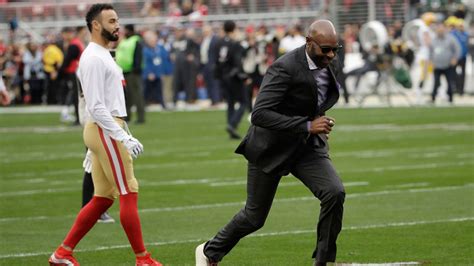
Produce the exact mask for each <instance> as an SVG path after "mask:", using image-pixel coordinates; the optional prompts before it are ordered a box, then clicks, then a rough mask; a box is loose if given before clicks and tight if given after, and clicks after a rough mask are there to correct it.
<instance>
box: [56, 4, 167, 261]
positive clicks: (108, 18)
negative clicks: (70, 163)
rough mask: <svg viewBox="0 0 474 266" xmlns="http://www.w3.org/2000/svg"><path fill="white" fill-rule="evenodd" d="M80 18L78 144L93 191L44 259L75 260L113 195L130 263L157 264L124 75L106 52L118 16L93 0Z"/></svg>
mask: <svg viewBox="0 0 474 266" xmlns="http://www.w3.org/2000/svg"><path fill="white" fill-rule="evenodd" d="M86 21H87V27H88V28H89V31H90V32H91V42H90V43H89V45H88V46H87V48H86V49H85V50H84V52H83V53H82V56H81V59H80V62H79V69H78V76H79V81H80V83H81V86H82V89H83V92H84V98H85V103H86V114H87V117H88V121H86V122H85V126H84V143H85V144H86V146H87V148H88V149H89V150H90V151H91V155H92V156H91V157H92V158H91V160H92V179H93V182H94V190H95V191H94V197H93V198H92V200H91V201H90V202H89V203H88V204H87V205H86V206H84V207H83V208H82V209H81V211H80V212H79V214H78V216H77V218H76V220H75V222H74V224H73V226H72V228H71V230H70V231H69V233H68V234H67V236H66V238H65V239H64V241H63V242H62V244H61V245H60V246H59V247H58V248H57V249H56V251H55V252H54V253H53V254H52V255H51V257H50V259H49V263H50V265H74V266H75V265H79V263H78V262H77V260H76V259H75V258H74V257H73V250H74V248H75V247H76V245H77V244H78V243H79V241H80V240H81V239H82V238H83V237H84V236H85V235H86V234H87V232H88V231H89V230H90V229H91V228H92V227H93V226H94V224H95V223H96V222H97V219H98V218H99V217H100V215H101V214H102V213H104V211H106V210H107V209H108V208H109V207H110V206H112V204H113V202H114V199H116V198H117V197H119V199H120V223H121V224H122V227H123V228H124V231H125V233H126V235H127V237H128V240H129V242H130V245H131V246H132V249H133V251H134V253H135V255H136V265H137V266H145V265H147V266H161V264H160V263H159V262H158V261H156V260H154V259H152V258H151V256H150V253H148V252H147V250H146V248H145V245H144V243H143V237H142V231H141V225H140V218H139V216H138V208H137V199H138V183H137V180H136V179H135V176H134V172H133V159H132V157H133V158H136V157H137V156H138V155H139V154H141V153H142V152H143V146H142V144H141V143H140V142H139V141H138V140H137V139H136V138H134V137H132V135H131V134H130V133H129V131H128V128H127V125H126V123H125V121H124V120H123V118H124V117H126V116H127V112H126V110H125V97H124V86H123V85H124V78H123V74H122V70H121V69H120V67H119V66H118V65H117V64H116V63H115V61H114V59H113V58H112V56H111V55H110V53H109V51H108V45H109V43H110V42H112V41H117V40H118V31H119V22H118V16H117V13H116V12H115V10H114V9H113V7H112V5H110V4H94V5H92V6H91V8H90V9H89V11H88V12H87V15H86ZM110 263H111V262H103V264H104V265H109V264H110Z"/></svg>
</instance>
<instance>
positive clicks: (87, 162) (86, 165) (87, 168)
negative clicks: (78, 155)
mask: <svg viewBox="0 0 474 266" xmlns="http://www.w3.org/2000/svg"><path fill="white" fill-rule="evenodd" d="M82 167H84V171H86V172H87V173H91V172H92V152H91V150H89V149H87V153H86V157H85V158H84V162H82Z"/></svg>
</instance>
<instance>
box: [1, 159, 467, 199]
mask: <svg viewBox="0 0 474 266" xmlns="http://www.w3.org/2000/svg"><path fill="white" fill-rule="evenodd" d="M234 160H236V161H238V162H241V160H239V159H232V160H230V161H232V162H233V161H234ZM210 162H211V161H210ZM473 164H474V162H472V161H461V162H452V163H427V164H406V165H393V166H387V167H373V168H361V169H351V170H341V171H339V173H341V174H344V175H347V174H349V173H370V172H376V173H379V172H386V171H404V170H417V169H434V168H441V167H450V166H465V165H473ZM150 168H151V167H150ZM140 169H142V167H140ZM66 171H67V172H69V173H68V174H77V175H78V176H79V174H80V173H82V171H81V170H80V169H76V170H65V171H64V172H66ZM48 173H49V174H58V175H59V174H60V172H59V171H50V172H48ZM12 176H13V175H12ZM12 176H9V177H12ZM31 176H36V177H38V176H43V174H36V175H35V173H31ZM33 179H35V180H38V178H33ZM210 179H211V178H203V179H179V180H171V181H158V182H154V181H152V182H150V183H146V182H147V181H146V180H143V181H144V185H145V186H167V185H187V184H209V183H212V182H220V180H219V179H212V182H211V181H209V180H210ZM78 180H79V179H77V180H74V181H72V182H70V183H71V184H78ZM20 182H21V183H25V181H24V180H20ZM79 182H80V180H79ZM224 182H225V180H224ZM230 182H232V181H230ZM236 182H238V181H236ZM242 182H243V181H241V183H238V184H245V183H242ZM37 183H39V182H37ZM65 183H66V182H64V181H61V182H58V183H57V185H61V186H62V187H64V184H65ZM51 184H52V185H54V184H56V183H54V181H51ZM214 186H216V185H214ZM217 186H219V185H217ZM80 189H81V187H80V186H75V188H74V189H73V188H70V189H58V190H56V189H52V188H51V189H47V190H26V191H8V192H0V198H1V197H14V196H24V195H34V194H49V193H55V192H64V191H78V190H80Z"/></svg>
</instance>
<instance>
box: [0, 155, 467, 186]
mask: <svg viewBox="0 0 474 266" xmlns="http://www.w3.org/2000/svg"><path fill="white" fill-rule="evenodd" d="M469 158H470V157H469ZM221 163H222V164H231V163H241V164H244V163H245V160H244V159H243V158H235V159H222V160H197V161H192V162H191V161H189V162H174V163H157V164H144V165H143V164H138V165H135V166H134V168H135V169H138V170H151V169H160V168H183V167H187V166H193V165H203V164H221ZM473 163H474V162H473V161H472V160H466V161H460V162H449V163H423V164H404V165H392V166H384V167H368V168H361V169H351V170H345V171H340V172H342V173H359V172H380V171H394V170H395V171H397V170H405V169H407V170H412V169H430V168H438V167H445V166H457V165H459V166H463V165H472V164H473ZM82 172H83V171H82V168H80V167H78V168H75V169H62V170H53V171H47V172H43V173H35V172H16V173H11V174H9V175H6V176H5V177H3V178H4V179H14V178H16V177H35V178H38V177H41V176H48V175H49V176H51V175H66V174H80V173H82ZM21 182H23V181H21Z"/></svg>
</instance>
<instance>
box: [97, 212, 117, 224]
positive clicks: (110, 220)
mask: <svg viewBox="0 0 474 266" xmlns="http://www.w3.org/2000/svg"><path fill="white" fill-rule="evenodd" d="M97 222H99V223H103V224H111V223H115V220H114V218H112V216H110V215H109V214H108V213H107V212H104V213H102V215H100V217H99V219H98V220H97Z"/></svg>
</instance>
